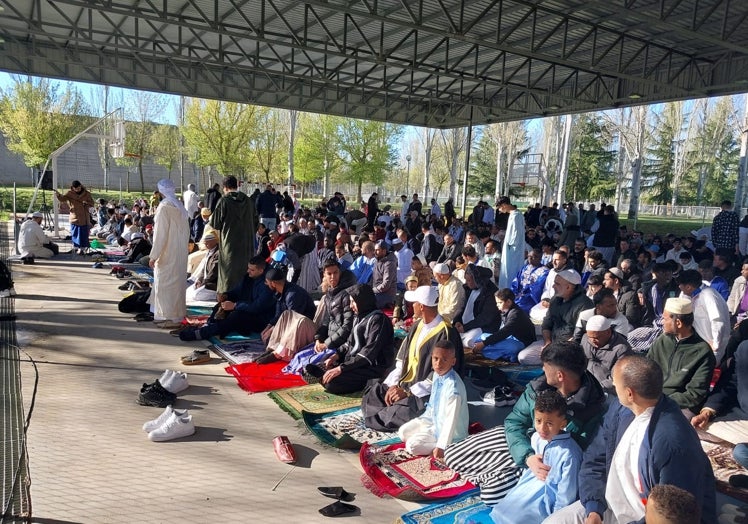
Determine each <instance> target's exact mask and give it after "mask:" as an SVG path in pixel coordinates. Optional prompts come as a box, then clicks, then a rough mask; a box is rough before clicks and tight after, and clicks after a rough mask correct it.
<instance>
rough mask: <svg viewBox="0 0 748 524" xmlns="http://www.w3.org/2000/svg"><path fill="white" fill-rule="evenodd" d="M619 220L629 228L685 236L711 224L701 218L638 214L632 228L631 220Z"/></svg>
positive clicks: (709, 221)
mask: <svg viewBox="0 0 748 524" xmlns="http://www.w3.org/2000/svg"><path fill="white" fill-rule="evenodd" d="M620 222H621V225H625V226H627V227H628V228H629V229H637V230H639V231H644V233H655V234H659V235H667V234H668V233H673V234H675V235H677V236H685V235H688V234H690V232H691V231H692V230H696V229H701V228H702V227H704V226H706V227H708V226H711V225H712V222H711V220H707V221H706V222H704V223H703V225H702V219H701V218H693V219H688V218H671V217H662V216H652V215H644V216H640V217H639V219H638V220H637V222H636V228H634V221H633V220H627V219H623V220H621V221H620Z"/></svg>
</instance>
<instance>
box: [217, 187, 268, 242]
mask: <svg viewBox="0 0 748 524" xmlns="http://www.w3.org/2000/svg"><path fill="white" fill-rule="evenodd" d="M224 192H225V190H224ZM276 203H277V199H276V198H275V189H273V186H272V185H271V184H268V185H267V186H265V191H263V192H262V193H261V194H260V196H258V197H257V212H258V213H259V215H260V222H262V223H263V224H265V227H267V228H268V229H269V230H270V231H273V230H274V229H275V227H276V225H277V220H278V214H277V213H276V210H275V204H276Z"/></svg>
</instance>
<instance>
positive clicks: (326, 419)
mask: <svg viewBox="0 0 748 524" xmlns="http://www.w3.org/2000/svg"><path fill="white" fill-rule="evenodd" d="M301 414H302V416H303V418H304V424H306V427H307V428H309V431H311V432H312V433H313V434H314V435H315V436H316V437H317V438H318V439H319V440H320V441H321V442H322V443H323V444H327V445H328V446H332V447H334V448H338V449H354V450H358V449H360V448H361V444H363V443H364V442H367V443H369V444H392V443H394V442H399V441H400V439H399V438H398V437H397V433H387V432H384V431H377V430H374V429H369V428H367V427H366V426H364V416H363V414H362V413H361V408H360V407H358V406H357V407H353V408H348V409H340V410H337V411H332V412H330V413H324V414H320V413H309V412H307V411H302V413H301Z"/></svg>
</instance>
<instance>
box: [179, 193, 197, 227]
mask: <svg viewBox="0 0 748 524" xmlns="http://www.w3.org/2000/svg"><path fill="white" fill-rule="evenodd" d="M182 202H184V208H185V209H186V210H187V216H188V217H189V219H190V220H192V219H193V218H195V214H196V213H197V212H198V205H197V202H198V198H197V193H195V184H188V185H187V191H185V192H184V193H182Z"/></svg>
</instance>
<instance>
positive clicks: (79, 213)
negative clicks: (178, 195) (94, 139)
mask: <svg viewBox="0 0 748 524" xmlns="http://www.w3.org/2000/svg"><path fill="white" fill-rule="evenodd" d="M55 196H56V197H57V200H58V201H59V202H60V203H62V202H66V203H67V204H68V205H69V206H70V239H71V241H72V242H73V248H75V249H77V250H78V254H80V255H83V254H84V253H85V252H86V249H88V248H89V247H90V245H91V244H90V243H89V240H88V237H89V233H90V229H91V213H89V212H88V210H89V208H91V207H93V206H94V200H93V197H92V196H91V193H89V191H88V189H86V188H85V187H83V184H81V183H80V182H79V181H78V180H73V183H72V184H71V185H70V191H68V192H67V193H65V194H64V195H62V194H60V193H58V192H57V191H55ZM177 202H178V200H177Z"/></svg>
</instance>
